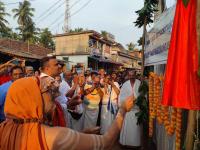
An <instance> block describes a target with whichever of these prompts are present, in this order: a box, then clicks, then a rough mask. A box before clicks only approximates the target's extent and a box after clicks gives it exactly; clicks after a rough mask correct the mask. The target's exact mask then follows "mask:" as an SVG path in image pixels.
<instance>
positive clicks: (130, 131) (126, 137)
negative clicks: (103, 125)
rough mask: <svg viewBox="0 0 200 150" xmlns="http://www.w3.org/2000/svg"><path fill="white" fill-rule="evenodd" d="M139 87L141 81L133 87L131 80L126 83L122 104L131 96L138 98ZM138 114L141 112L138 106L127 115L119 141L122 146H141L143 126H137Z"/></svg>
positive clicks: (121, 94)
mask: <svg viewBox="0 0 200 150" xmlns="http://www.w3.org/2000/svg"><path fill="white" fill-rule="evenodd" d="M139 86H140V81H139V80H135V83H134V86H133V87H132V86H131V83H130V80H128V81H126V82H125V83H124V84H123V86H122V88H121V91H120V95H119V101H120V103H122V102H123V101H124V100H125V99H126V98H127V97H128V96H130V95H134V97H135V98H137V96H138V95H139V93H138V88H139ZM137 112H139V108H138V106H134V107H133V109H132V110H131V111H130V112H128V113H126V116H125V119H124V123H123V126H122V130H121V133H120V140H119V142H120V144H122V145H125V146H141V126H140V125H137V117H136V116H135V114H136V113H137Z"/></svg>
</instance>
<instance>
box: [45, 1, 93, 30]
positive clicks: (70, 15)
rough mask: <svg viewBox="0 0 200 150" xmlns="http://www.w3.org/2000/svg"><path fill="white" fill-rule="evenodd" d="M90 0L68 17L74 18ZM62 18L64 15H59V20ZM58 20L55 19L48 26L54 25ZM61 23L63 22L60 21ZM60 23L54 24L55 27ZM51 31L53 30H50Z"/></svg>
mask: <svg viewBox="0 0 200 150" xmlns="http://www.w3.org/2000/svg"><path fill="white" fill-rule="evenodd" d="M91 1H92V0H89V1H88V2H87V3H85V4H84V5H83V6H82V7H81V8H79V9H78V10H77V11H75V12H74V13H73V14H72V15H70V16H69V17H72V16H74V15H76V14H77V13H79V12H80V11H81V10H82V9H83V8H85V7H86V6H87V5H88V4H89V3H90V2H91ZM62 16H64V14H61V15H60V16H59V18H61V17H62ZM59 18H57V19H56V20H55V21H54V22H52V24H50V26H52V25H54V24H55V23H56V21H57V20H58V19H59ZM59 20H60V19H59ZM62 22H63V21H62ZM62 22H59V23H58V24H56V26H57V25H59V24H61V23H62ZM50 26H48V28H49V27H50ZM54 27H55V26H54ZM52 29H53V28H52Z"/></svg>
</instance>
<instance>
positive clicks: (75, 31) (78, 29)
mask: <svg viewBox="0 0 200 150" xmlns="http://www.w3.org/2000/svg"><path fill="white" fill-rule="evenodd" d="M83 31H84V29H83V28H75V29H74V30H72V29H71V30H69V33H78V32H83Z"/></svg>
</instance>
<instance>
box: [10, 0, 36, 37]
mask: <svg viewBox="0 0 200 150" xmlns="http://www.w3.org/2000/svg"><path fill="white" fill-rule="evenodd" d="M34 11H35V9H34V8H31V3H30V2H29V1H27V0H24V1H23V2H19V7H18V8H15V9H13V10H12V12H13V13H15V14H14V18H17V23H18V24H19V27H18V28H17V29H18V30H19V31H20V35H21V39H22V40H23V41H28V40H30V39H31V38H33V36H34V34H36V31H37V28H36V27H35V23H34V22H33V20H32V17H33V16H34V14H33V12H34Z"/></svg>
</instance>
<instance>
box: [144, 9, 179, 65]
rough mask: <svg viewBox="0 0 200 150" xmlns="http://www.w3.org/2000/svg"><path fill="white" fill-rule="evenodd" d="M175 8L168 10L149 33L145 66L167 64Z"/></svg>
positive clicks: (146, 43) (146, 42)
mask: <svg viewBox="0 0 200 150" xmlns="http://www.w3.org/2000/svg"><path fill="white" fill-rule="evenodd" d="M174 14H175V6H174V7H172V8H169V9H168V10H166V11H165V12H164V13H163V14H162V15H161V16H160V18H159V19H158V20H157V21H156V22H155V24H154V27H153V28H152V29H151V30H150V31H149V32H148V33H147V35H146V41H145V52H144V55H145V66H151V65H158V64H166V60H167V55H168V48H169V43H170V38H171V30H172V25H173V20H174Z"/></svg>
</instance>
